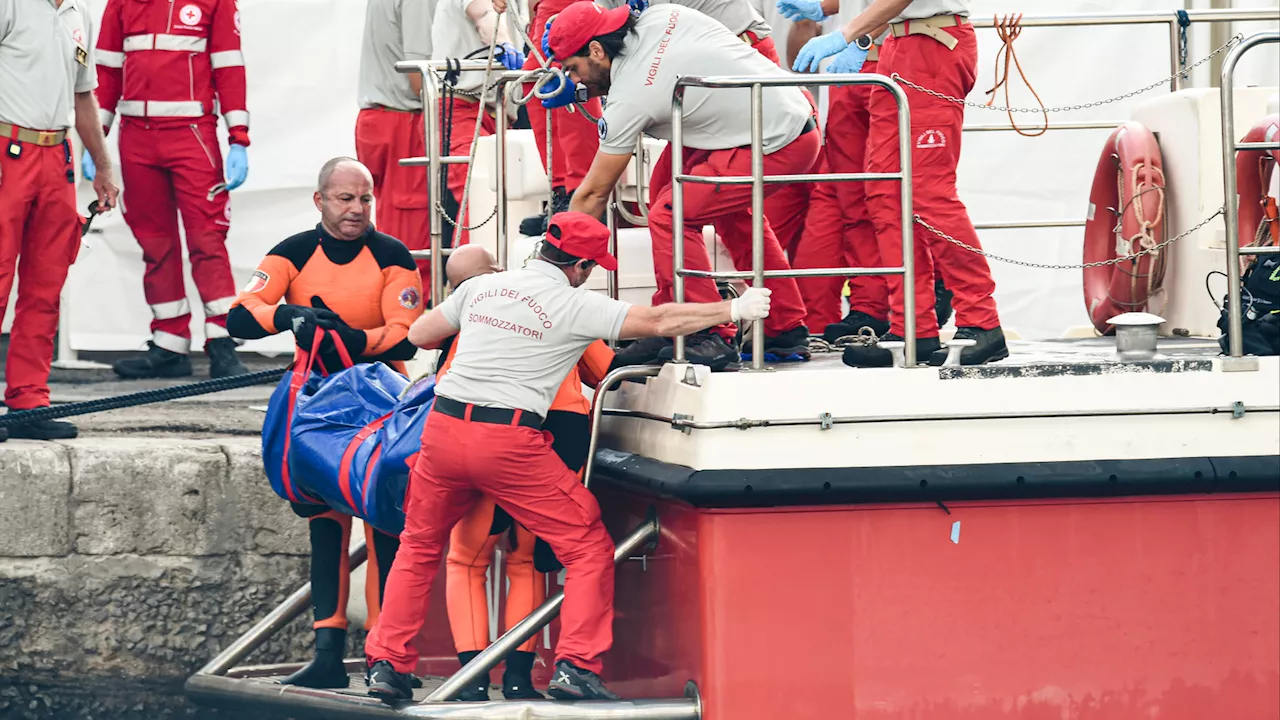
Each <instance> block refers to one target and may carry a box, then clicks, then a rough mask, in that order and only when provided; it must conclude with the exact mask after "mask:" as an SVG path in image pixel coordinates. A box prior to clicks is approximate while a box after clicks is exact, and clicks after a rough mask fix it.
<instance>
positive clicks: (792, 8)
mask: <svg viewBox="0 0 1280 720" xmlns="http://www.w3.org/2000/svg"><path fill="white" fill-rule="evenodd" d="M778 12H779V13H780V14H781V15H782V16H783V17H785V18H786V19H788V20H791V21H792V22H795V21H797V20H813V21H814V22H822V19H823V18H825V17H826V16H827V14H826V13H824V12H823V11H822V3H821V2H819V0H778Z"/></svg>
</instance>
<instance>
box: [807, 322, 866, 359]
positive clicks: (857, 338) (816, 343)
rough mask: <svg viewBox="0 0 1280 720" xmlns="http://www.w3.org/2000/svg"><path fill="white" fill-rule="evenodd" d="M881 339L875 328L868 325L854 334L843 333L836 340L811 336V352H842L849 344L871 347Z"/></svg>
mask: <svg viewBox="0 0 1280 720" xmlns="http://www.w3.org/2000/svg"><path fill="white" fill-rule="evenodd" d="M878 341H879V338H877V337H876V333H875V331H874V330H872V329H871V328H869V327H867V326H865V325H864V326H862V327H860V328H858V332H857V333H856V334H854V335H841V336H840V337H838V338H836V339H835V341H834V342H827V341H826V340H825V339H823V338H820V337H816V336H814V337H810V338H809V352H814V353H830V352H842V351H843V350H844V349H845V348H846V347H848V346H849V345H861V346H864V347H870V346H872V345H875V344H876V343H877V342H878Z"/></svg>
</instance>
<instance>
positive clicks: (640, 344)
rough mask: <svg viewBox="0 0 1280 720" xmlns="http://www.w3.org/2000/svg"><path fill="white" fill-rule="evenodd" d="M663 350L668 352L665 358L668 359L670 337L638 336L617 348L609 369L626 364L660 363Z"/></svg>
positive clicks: (669, 356)
mask: <svg viewBox="0 0 1280 720" xmlns="http://www.w3.org/2000/svg"><path fill="white" fill-rule="evenodd" d="M663 350H666V351H667V352H668V355H667V358H668V359H670V358H671V355H670V351H671V338H664V337H647V338H640V339H639V340H636V341H635V342H633V343H631V344H630V345H628V346H626V347H624V348H619V349H618V352H617V353H616V354H615V355H614V356H613V364H612V365H611V366H610V368H609V369H610V370H614V369H616V368H620V367H625V366H627V365H661V364H662V351H663Z"/></svg>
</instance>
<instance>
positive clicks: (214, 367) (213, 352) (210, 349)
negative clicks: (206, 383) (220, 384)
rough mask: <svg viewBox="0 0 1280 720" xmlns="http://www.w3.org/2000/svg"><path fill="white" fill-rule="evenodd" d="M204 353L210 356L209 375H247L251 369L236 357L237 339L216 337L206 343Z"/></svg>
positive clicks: (213, 376) (214, 376)
mask: <svg viewBox="0 0 1280 720" xmlns="http://www.w3.org/2000/svg"><path fill="white" fill-rule="evenodd" d="M204 354H205V355H208V356H209V377H211V378H220V377H231V376H232V375H245V374H247V373H248V372H249V369H248V368H246V367H245V366H244V364H243V363H241V362H240V358H238V357H236V341H235V340H232V339H231V338H229V337H226V338H214V339H213V340H208V341H206V342H205V344H204Z"/></svg>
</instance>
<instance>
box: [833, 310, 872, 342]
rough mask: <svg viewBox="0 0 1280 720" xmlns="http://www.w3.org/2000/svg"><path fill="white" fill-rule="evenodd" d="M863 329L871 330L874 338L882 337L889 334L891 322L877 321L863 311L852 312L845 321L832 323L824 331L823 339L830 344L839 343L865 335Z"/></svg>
mask: <svg viewBox="0 0 1280 720" xmlns="http://www.w3.org/2000/svg"><path fill="white" fill-rule="evenodd" d="M862 328H870V329H871V334H872V336H873V337H880V336H881V335H884V334H885V333H887V332H889V321H888V320H877V319H876V318H874V317H872V316H870V315H868V314H866V313H864V312H862V311H861V310H850V311H849V314H848V315H845V316H844V319H843V320H841V321H840V322H838V323H831V324H830V325H828V326H827V327H826V328H825V329H824V330H823V331H822V339H823V340H826V341H827V342H829V343H835V342H839V341H840V338H844V337H850V336H855V337H856V336H858V335H860V334H863V333H862Z"/></svg>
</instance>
